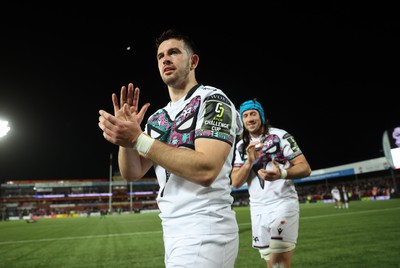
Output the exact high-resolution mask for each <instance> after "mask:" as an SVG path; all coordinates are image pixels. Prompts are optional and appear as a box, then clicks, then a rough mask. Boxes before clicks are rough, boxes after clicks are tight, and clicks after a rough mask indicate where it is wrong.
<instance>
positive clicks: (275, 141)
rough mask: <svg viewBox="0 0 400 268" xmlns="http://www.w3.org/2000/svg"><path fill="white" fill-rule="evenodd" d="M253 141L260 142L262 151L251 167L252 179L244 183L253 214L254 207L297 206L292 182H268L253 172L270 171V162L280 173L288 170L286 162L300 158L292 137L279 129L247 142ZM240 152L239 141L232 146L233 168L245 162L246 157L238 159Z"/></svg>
mask: <svg viewBox="0 0 400 268" xmlns="http://www.w3.org/2000/svg"><path fill="white" fill-rule="evenodd" d="M254 141H261V142H262V143H263V147H262V149H260V155H259V158H258V159H256V160H255V161H254V163H253V167H252V171H251V176H252V179H251V180H250V181H247V183H248V191H249V195H250V198H249V201H250V205H251V207H252V209H253V211H254V210H255V209H257V207H260V209H262V208H261V207H262V206H273V207H277V206H280V205H284V204H285V203H286V202H287V201H291V202H292V203H296V202H298V195H297V191H296V189H295V185H294V183H293V181H292V180H289V179H278V180H275V181H272V182H269V181H265V180H263V179H262V178H259V177H258V175H257V171H258V170H259V169H261V168H263V169H269V168H270V169H272V167H273V165H274V164H273V163H272V159H273V158H275V160H276V161H277V162H278V163H279V166H280V168H281V169H282V168H285V169H286V168H288V167H289V166H290V163H289V160H291V159H293V158H295V157H296V156H298V155H300V154H302V152H301V150H300V148H299V147H298V145H297V143H296V141H295V140H294V138H293V136H292V135H290V134H289V133H288V132H286V131H285V130H283V129H278V128H273V127H271V128H270V129H269V134H268V135H262V136H260V137H259V138H252V140H251V142H254ZM242 151H243V152H244V153H246V148H243V140H240V141H238V143H237V144H236V153H235V160H234V167H239V168H240V167H241V166H243V164H244V163H245V162H246V159H247V154H244V155H243V158H242V156H241V152H242Z"/></svg>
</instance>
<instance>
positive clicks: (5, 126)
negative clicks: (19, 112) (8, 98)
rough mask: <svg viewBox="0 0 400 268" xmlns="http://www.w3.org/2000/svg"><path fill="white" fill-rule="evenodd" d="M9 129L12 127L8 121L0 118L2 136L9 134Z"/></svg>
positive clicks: (0, 135)
mask: <svg viewBox="0 0 400 268" xmlns="http://www.w3.org/2000/svg"><path fill="white" fill-rule="evenodd" d="M8 131H10V127H9V126H8V121H4V120H0V138H1V137H4V136H5V135H7V132H8Z"/></svg>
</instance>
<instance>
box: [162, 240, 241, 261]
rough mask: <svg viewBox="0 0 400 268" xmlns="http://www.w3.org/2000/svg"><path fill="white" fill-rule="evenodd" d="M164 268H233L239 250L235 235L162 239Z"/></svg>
mask: <svg viewBox="0 0 400 268" xmlns="http://www.w3.org/2000/svg"><path fill="white" fill-rule="evenodd" d="M164 242H165V265H166V268H174V267H181V268H182V267H188V268H189V267H207V268H233V267H234V265H235V261H236V258H237V254H238V250H239V237H238V234H237V233H234V234H224V235H205V236H204V235H203V236H196V237H179V238H170V237H164Z"/></svg>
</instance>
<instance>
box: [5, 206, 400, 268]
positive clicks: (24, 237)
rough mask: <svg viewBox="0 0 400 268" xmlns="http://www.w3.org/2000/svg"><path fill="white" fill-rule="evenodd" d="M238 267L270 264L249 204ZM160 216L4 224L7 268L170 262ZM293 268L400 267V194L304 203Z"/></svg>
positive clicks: (141, 267) (144, 266)
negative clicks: (343, 203)
mask: <svg viewBox="0 0 400 268" xmlns="http://www.w3.org/2000/svg"><path fill="white" fill-rule="evenodd" d="M235 211H236V214H237V219H238V223H239V228H240V247H239V256H238V259H237V264H236V267H237V268H247V267H248V268H258V267H260V268H265V264H264V262H263V261H262V260H261V259H260V257H259V254H258V252H257V251H256V250H254V249H252V248H251V225H250V213H249V208H248V207H237V208H235ZM163 260H164V248H163V241H162V232H161V223H160V219H159V218H158V213H140V214H122V215H107V217H106V218H105V219H101V218H100V217H99V216H91V217H77V218H66V219H39V220H38V222H37V223H32V224H28V223H26V221H5V222H4V221H3V222H0V267H5V268H6V267H7V268H16V267H21V268H29V267H56V268H62V267H68V268H77V267H85V268H90V267H93V268H95V267H96V268H97V267H107V268H110V267H137V268H158V267H160V268H162V267H164V263H163ZM292 267H293V268H296V267H298V268H303V267H307V268H314V267H316V268H325V267H326V268H328V267H329V268H332V267H341V268H346V267H349V268H357V267H360V268H364V267H379V268H386V267H391V268H392V267H400V199H392V200H386V201H354V202H350V208H349V209H335V208H334V207H333V204H324V203H314V204H301V206H300V233H299V239H298V245H297V248H296V252H295V254H294V256H293V261H292Z"/></svg>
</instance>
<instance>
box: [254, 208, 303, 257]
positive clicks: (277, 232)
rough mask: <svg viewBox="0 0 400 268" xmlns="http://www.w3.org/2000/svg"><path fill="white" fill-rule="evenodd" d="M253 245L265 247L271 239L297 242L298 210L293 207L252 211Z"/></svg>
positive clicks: (260, 247)
mask: <svg viewBox="0 0 400 268" xmlns="http://www.w3.org/2000/svg"><path fill="white" fill-rule="evenodd" d="M251 222H252V234H253V247H254V248H257V249H262V248H267V247H268V246H269V243H270V241H271V239H278V240H282V241H284V242H291V243H295V244H296V243H297V237H298V234H299V212H298V210H296V209H294V210H291V209H286V210H281V209H277V210H275V211H272V212H267V213H261V214H259V213H252V214H251Z"/></svg>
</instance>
